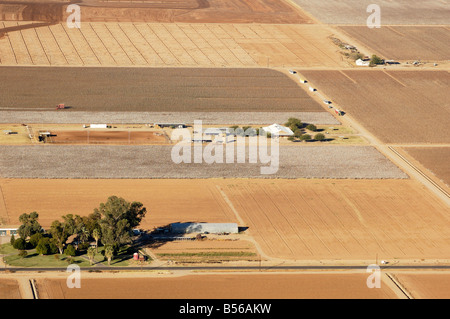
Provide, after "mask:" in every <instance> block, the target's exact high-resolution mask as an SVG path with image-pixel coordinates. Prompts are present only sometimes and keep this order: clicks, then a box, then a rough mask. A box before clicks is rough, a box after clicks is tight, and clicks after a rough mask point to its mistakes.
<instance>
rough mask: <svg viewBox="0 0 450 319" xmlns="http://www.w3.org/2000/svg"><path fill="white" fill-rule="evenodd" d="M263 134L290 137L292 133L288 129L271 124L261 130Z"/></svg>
mask: <svg viewBox="0 0 450 319" xmlns="http://www.w3.org/2000/svg"><path fill="white" fill-rule="evenodd" d="M262 129H263V131H264V132H267V133H270V134H272V135H278V136H292V135H294V132H292V130H291V129H290V128H289V127H286V126H282V125H279V124H272V125H270V126H266V127H263V128H262Z"/></svg>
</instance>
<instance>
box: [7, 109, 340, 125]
mask: <svg viewBox="0 0 450 319" xmlns="http://www.w3.org/2000/svg"><path fill="white" fill-rule="evenodd" d="M290 117H295V118H298V119H301V121H302V122H303V123H311V124H324V125H339V124H340V122H339V121H338V120H337V119H336V118H335V117H334V116H333V115H331V114H330V113H328V112H296V111H294V112H89V111H86V112H76V111H74V112H68V113H66V112H64V111H63V112H57V111H46V112H25V111H0V123H36V124H41V123H46V124H50V123H55V124H80V123H108V124H123V123H127V124H146V123H151V124H153V123H172V122H175V123H186V124H192V123H194V121H197V120H198V121H202V124H205V125H211V124H213V125H214V124H221V125H253V124H254V125H270V124H273V123H285V122H286V120H287V119H289V118H290Z"/></svg>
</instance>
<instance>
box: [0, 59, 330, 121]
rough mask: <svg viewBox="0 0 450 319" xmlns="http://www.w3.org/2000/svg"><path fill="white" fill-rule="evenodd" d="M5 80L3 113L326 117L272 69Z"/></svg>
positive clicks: (84, 72) (26, 75) (111, 71)
mask: <svg viewBox="0 0 450 319" xmlns="http://www.w3.org/2000/svg"><path fill="white" fill-rule="evenodd" d="M1 74H2V77H3V78H4V79H5V81H2V82H1V83H0V91H2V92H8V93H7V94H2V96H1V100H0V109H3V110H12V111H15V110H17V111H40V112H45V111H55V107H56V105H57V104H58V103H65V105H66V106H67V107H68V109H64V110H60V111H59V112H60V113H70V112H72V111H77V112H150V111H152V112H236V111H237V112H242V111H244V112H300V111H303V112H324V109H323V107H322V106H321V105H319V104H318V103H317V102H316V101H314V100H313V99H312V98H311V97H310V96H309V95H308V93H307V92H306V91H305V90H303V89H301V88H300V87H299V86H298V84H297V83H295V82H294V81H293V80H292V79H291V78H289V77H288V76H286V75H285V74H283V73H281V72H279V71H274V70H270V69H259V68H258V69H218V68H213V69H205V68H198V69H190V68H52V67H50V68H34V67H23V68H20V67H5V68H2V69H1ZM61 79H64V81H61ZM93 83H95V85H93Z"/></svg>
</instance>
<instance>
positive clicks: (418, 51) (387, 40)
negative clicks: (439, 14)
mask: <svg viewBox="0 0 450 319" xmlns="http://www.w3.org/2000/svg"><path fill="white" fill-rule="evenodd" d="M449 14H450V11H449ZM339 29H341V30H343V31H345V33H347V34H348V35H350V36H351V37H353V38H355V39H356V40H357V41H359V42H361V43H362V44H363V45H365V46H367V47H369V48H371V49H373V50H374V51H373V53H376V54H379V55H380V56H381V57H383V58H385V59H387V60H397V61H407V60H409V61H411V60H413V61H415V60H421V61H432V62H434V61H447V60H449V58H450V32H449V29H448V27H446V26H420V27H416V26H414V27H413V26H383V27H382V28H379V29H377V28H374V29H369V28H368V27H367V26H341V27H339Z"/></svg>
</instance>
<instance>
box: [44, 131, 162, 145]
mask: <svg viewBox="0 0 450 319" xmlns="http://www.w3.org/2000/svg"><path fill="white" fill-rule="evenodd" d="M51 133H52V136H50V137H49V138H48V141H47V142H50V143H52V144H134V145H139V144H166V143H169V140H168V138H167V137H166V136H165V135H163V134H161V133H155V132H139V131H128V132H126V131H52V132H51Z"/></svg>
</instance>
